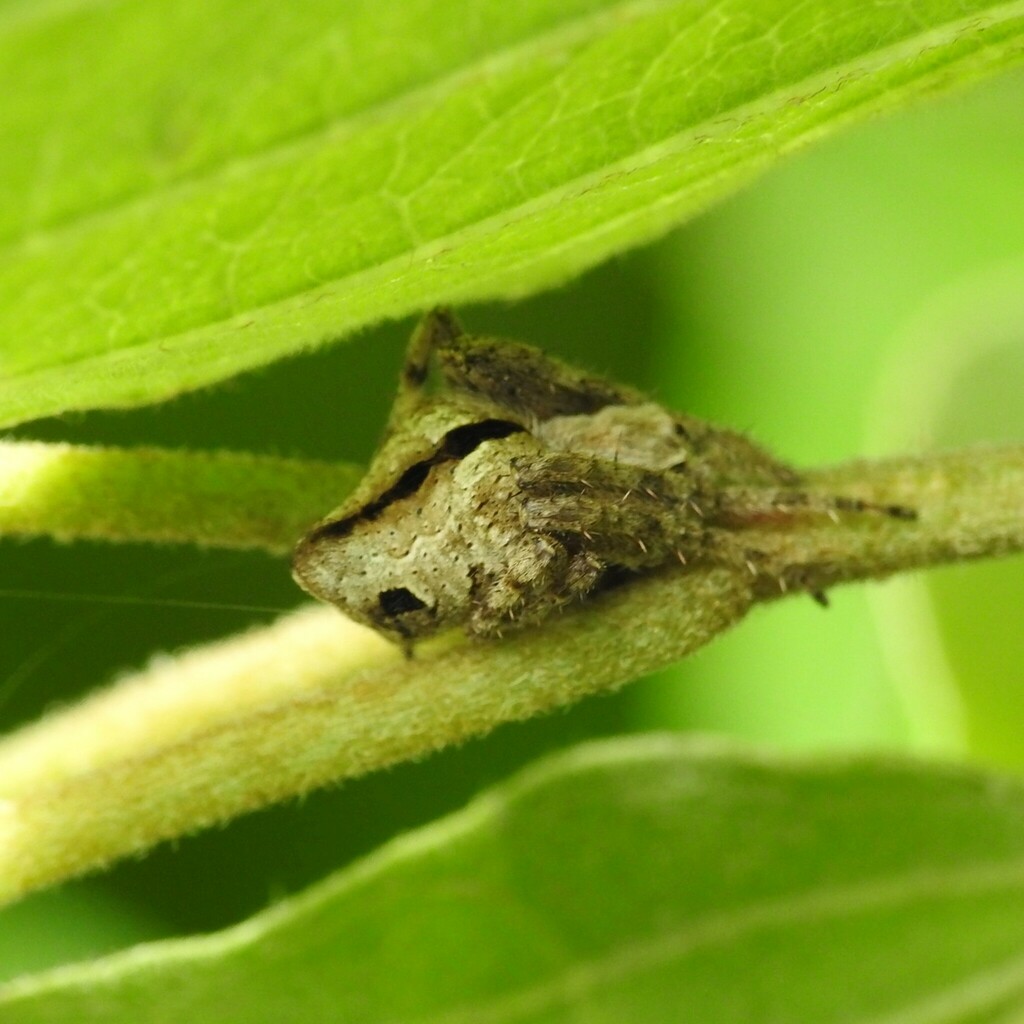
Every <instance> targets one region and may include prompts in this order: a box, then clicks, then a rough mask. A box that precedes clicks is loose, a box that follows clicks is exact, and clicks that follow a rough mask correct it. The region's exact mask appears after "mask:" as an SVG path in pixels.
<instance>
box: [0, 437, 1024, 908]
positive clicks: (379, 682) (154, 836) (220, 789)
mask: <svg viewBox="0 0 1024 1024" xmlns="http://www.w3.org/2000/svg"><path fill="white" fill-rule="evenodd" d="M808 481H809V486H810V487H811V489H813V490H817V491H820V493H822V494H823V495H828V494H844V495H849V496H851V497H856V498H861V499H864V500H865V501H871V502H878V503H882V504H898V505H901V506H907V507H909V508H912V509H914V510H916V512H917V518H916V519H900V518H895V517H889V516H885V515H864V514H845V515H841V516H839V517H838V520H837V521H835V522H833V521H831V520H829V519H827V517H824V518H823V517H811V518H809V519H808V520H807V521H805V522H799V521H798V522H797V524H796V525H794V524H789V525H788V527H787V528H785V529H779V528H777V527H776V528H774V529H773V528H769V527H768V526H763V527H760V528H759V529H757V530H753V529H751V530H749V531H748V536H749V541H750V546H751V548H752V549H757V550H758V551H759V552H760V553H761V561H760V563H759V566H760V569H759V571H758V573H756V574H754V573H751V572H750V571H748V570H747V569H746V568H737V569H726V568H718V567H716V568H699V569H691V570H690V571H682V570H680V569H679V568H678V567H676V568H675V569H672V570H667V571H665V572H663V573H660V574H654V575H651V576H648V577H645V578H643V579H639V580H637V581H635V582H634V583H631V584H629V585H627V586H623V587H621V588H619V589H618V590H616V591H613V592H611V593H609V594H606V595H604V596H603V597H601V598H598V599H595V600H593V601H590V602H588V603H586V604H584V605H580V606H579V607H578V608H576V609H575V610H573V611H571V612H568V613H566V614H564V615H561V616H557V617H554V618H553V619H551V620H549V621H548V622H546V623H545V624H543V625H541V626H539V627H537V628H535V629H531V630H528V631H524V632H522V633H520V634H516V635H514V636H509V637H508V638H507V639H505V640H502V641H493V642H473V643H470V642H466V641H465V640H464V639H462V638H461V637H458V636H451V635H449V636H446V637H441V638H438V639H437V640H435V641H433V642H430V643H428V644H424V645H422V646H421V647H420V648H418V649H417V653H416V657H415V658H414V659H412V660H406V659H404V658H403V657H402V656H401V654H400V652H398V651H397V650H396V649H395V648H393V647H392V646H391V645H389V644H388V643H386V642H385V641H383V640H382V639H380V638H379V637H377V636H376V635H375V634H373V633H371V632H369V631H367V630H365V629H363V628H362V627H358V626H355V625H354V624H352V623H351V622H349V621H347V620H346V619H344V618H343V617H342V616H341V615H340V614H339V613H337V612H336V611H334V610H333V609H331V608H312V607H311V608H305V609H302V610H300V611H298V612H296V613H294V614H292V615H290V616H288V617H286V618H284V619H282V620H281V621H280V622H278V623H277V624H275V625H273V626H270V627H268V628H264V629H259V630H255V631H253V632H251V633H249V634H245V635H242V636H239V637H236V638H233V639H230V640H226V641H222V642H220V643H216V644H212V645H210V646H207V647H201V648H197V649H195V650H193V651H191V652H188V653H185V654H182V655H179V656H176V657H174V658H171V659H163V660H161V661H160V662H159V663H156V664H154V665H153V666H151V667H150V668H148V669H145V670H143V671H141V672H139V673H137V674H136V675H133V676H130V677H128V678H125V679H122V680H121V681H120V682H118V683H117V684H115V685H114V686H113V687H111V688H110V689H108V690H106V691H103V692H100V693H98V694H96V695H95V696H93V697H91V698H89V699H87V700H86V701H84V702H83V703H81V704H79V705H78V706H77V707H73V708H71V709H69V710H67V711H63V712H59V713H57V714H54V715H52V716H50V717H48V718H45V719H43V720H42V721H41V722H39V723H38V724H36V725H34V726H31V727H28V728H26V729H23V730H22V731H21V732H19V733H15V734H13V735H11V736H9V737H8V738H7V739H6V740H4V741H3V742H0V900H11V899H15V898H17V897H18V896H20V895H22V894H24V893H26V892H29V891H31V890H33V889H36V888H40V887H42V886H46V885H50V884H54V883H56V882H59V881H61V880H62V879H65V878H69V877H71V876H74V875H77V874H80V873H82V872H85V871H88V870H91V869H95V868H97V867H100V866H102V865H105V864H108V863H110V862H112V861H114V860H116V859H117V858H119V857H124V856H127V855H130V854H133V853H137V852H139V851H141V850H145V849H146V848H148V847H150V846H152V845H153V844H154V843H157V842H160V841H161V840H166V839H170V838H172V837H175V836H180V835H182V834H185V833H188V832H193V831H195V830H196V829H199V828H202V827H205V826H208V825H211V824H213V823H215V822H221V821H225V820H227V819H229V818H232V817H234V816H236V815H239V814H242V813H244V812H246V811H250V810H253V809H255V808H258V807H261V806H264V805H266V804H269V803H272V802H274V801H278V800H282V799H286V798H289V797H293V796H296V795H298V794H301V793H304V792H306V791H308V790H310V789H312V788H314V787H316V786H320V785H323V784H325V783H328V782H332V781H337V780H339V779H344V778H350V777H354V776H358V775H362V774H364V773H366V772H370V771H373V770H375V769H378V768H382V767H384V766H386V765H391V764H395V763H397V762H399V761H403V760H406V759H409V758H415V757H422V756H424V755H425V754H427V753H429V752H430V751H433V750H437V749H439V748H442V747H445V746H448V745H450V744H453V743H458V742H460V741H462V740H465V739H466V738H468V737H471V736H477V735H481V734H483V733H486V732H487V731H489V730H490V729H492V728H494V727H495V726H496V725H498V724H500V723H502V722H508V721H512V720H517V719H525V718H529V717H531V716H533V715H537V714H542V713H544V712H546V711H550V710H551V709H553V708H556V707H559V706H563V705H566V704H570V703H572V702H574V701H577V700H579V699H581V698H582V697H585V696H587V695H589V694H593V693H598V692H602V691H609V690H612V689H615V688H617V687H619V686H621V685H622V684H623V683H625V682H627V681H628V680H630V679H632V678H634V677H636V676H637V675H639V674H641V673H643V672H647V671H650V670H652V669H655V668H657V667H659V666H661V665H665V664H667V663H669V662H671V661H674V660H676V659H678V658H680V657H682V656H683V655H685V654H687V653H689V652H690V651H693V650H694V649H696V648H698V647H700V646H701V645H703V644H705V643H707V642H708V641H709V640H711V639H712V638H713V637H715V636H717V635H718V634H719V633H721V632H722V631H723V630H725V629H726V628H728V627H729V626H731V625H732V624H734V623H735V622H737V621H738V620H739V619H740V618H742V617H743V615H744V614H745V613H746V612H747V611H748V610H749V608H750V607H751V606H752V605H753V604H755V603H756V602H758V601H759V600H765V599H774V598H776V597H779V596H781V595H782V594H783V593H794V592H797V591H800V590H809V591H820V590H822V589H823V588H826V587H828V586H829V585H832V584H834V583H837V582H846V581H852V580H861V579H869V578H873V577H881V576H885V575H888V574H890V573H893V572H897V571H901V570H905V569H914V568H919V567H923V566H927V565H935V564H940V563H944V562H949V561H955V560H960V559H964V558H974V557H980V556H985V555H997V554H1002V553H1006V552H1011V551H1020V550H1022V549H1024V448H1022V447H1019V446H1018V447H1008V448H1002V449H998V448H990V449H980V450H974V451H969V452H962V453H953V454H947V455H937V456H929V457H925V458H917V459H899V460H892V461H887V462H877V463H868V462H863V463H853V464H849V465H845V466H840V467H838V468H835V469H830V470H825V471H820V472H816V473H813V474H809V477H808Z"/></svg>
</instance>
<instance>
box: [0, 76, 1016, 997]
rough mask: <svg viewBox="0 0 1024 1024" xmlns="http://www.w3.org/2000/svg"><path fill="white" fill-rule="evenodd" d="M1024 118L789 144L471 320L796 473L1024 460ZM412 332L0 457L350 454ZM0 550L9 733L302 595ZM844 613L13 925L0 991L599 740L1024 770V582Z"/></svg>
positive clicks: (947, 103)
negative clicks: (214, 605)
mask: <svg viewBox="0 0 1024 1024" xmlns="http://www.w3.org/2000/svg"><path fill="white" fill-rule="evenodd" d="M1022 111H1024V75H1016V76H1014V77H1010V78H1003V79H1001V80H999V81H996V82H992V83H988V84H986V85H985V86H984V87H982V88H979V89H976V90H974V91H973V92H969V93H965V94H958V95H955V96H953V97H947V98H943V99H941V100H938V101H934V102H931V103H927V104H922V105H920V106H918V107H917V108H915V109H914V110H912V111H910V112H908V113H905V114H902V115H900V116H898V117H890V118H888V119H886V120H883V121H878V122H876V123H874V124H871V125H868V126H866V127H861V128H859V129H857V130H855V131H853V132H850V133H847V134H844V135H841V136H840V137H838V138H836V139H833V140H830V141H828V142H826V143H824V144H822V145H820V146H818V147H817V148H815V149H813V150H811V151H808V152H806V153H805V154H803V155H802V156H801V157H799V158H797V159H795V160H792V161H791V162H789V163H787V164H786V165H784V166H783V167H781V168H780V169H778V170H776V171H775V172H773V173H772V174H770V175H769V176H767V177H765V178H763V179H761V180H760V181H759V182H758V183H757V184H756V185H755V186H753V187H751V188H750V189H748V190H747V191H745V192H744V193H743V194H741V195H739V196H737V197H735V198H733V199H732V200H730V201H729V202H727V203H725V204H723V205H721V206H719V207H717V208H716V209H714V210H713V211H711V212H709V213H708V214H706V215H705V216H703V217H702V218H700V219H699V220H698V221H696V222H694V223H692V224H690V225H688V226H687V227H685V228H684V229H682V230H679V231H677V232H675V233H673V234H672V235H671V236H669V237H668V238H666V239H665V240H664V241H662V242H661V243H659V244H658V245H655V246H653V247H651V248H648V249H645V250H642V251H638V252H636V253H634V254H632V255H630V256H628V257H625V258H622V259H619V260H616V261H614V262H612V263H609V264H607V265H605V266H603V267H601V268H600V269H598V270H596V271H594V272H592V273H590V274H589V275H587V276H586V277H584V278H583V279H581V280H578V281H575V282H573V283H571V284H569V285H567V286H566V287H564V288H563V289H561V290H559V291H557V292H552V293H548V294H544V295H539V296H537V297H535V298H533V299H531V300H529V301H525V302H522V303H518V304H515V305H500V304H494V305H488V306H479V307H473V308H467V309H464V310H462V315H463V318H464V320H465V321H466V323H467V324H468V326H469V327H470V328H471V329H472V330H474V331H476V332H478V333H493V334H504V335H509V336H513V337H517V338H521V339H524V340H529V341H531V342H534V343H536V344H538V345H541V346H543V347H545V348H547V349H549V350H551V351H553V352H556V353H558V354H561V355H563V356H565V357H566V358H569V359H571V360H573V361H576V362H578V363H580V364H582V365H584V366H587V367H590V368H592V369H594V370H598V371H600V372H603V373H606V374H608V375H611V376H614V377H617V378H620V379H623V380H627V381H630V382H633V383H635V384H638V385H640V386H642V387H644V388H645V389H647V390H648V391H650V392H651V393H652V394H653V395H654V396H655V397H656V398H657V399H659V400H661V401H663V402H665V403H666V404H669V405H672V406H675V407H678V408H680V409H685V410H687V411H690V412H693V413H695V414H697V415H702V416H706V417H708V418H711V419H714V420H718V421H720V422H722V423H724V424H728V425H730V426H734V427H738V428H740V429H743V430H747V431H749V432H750V433H752V434H753V435H754V436H755V437H756V438H757V439H759V440H760V441H761V442H763V443H764V444H765V445H767V446H769V447H770V448H772V449H773V450H774V451H776V452H777V453H778V454H779V455H781V456H782V457H784V458H786V459H788V460H790V461H792V462H795V463H797V464H806V465H814V464H823V463H827V462H833V461H840V460H843V459H847V458H852V457H855V456H857V455H861V454H886V453H896V452H920V451H927V450H929V449H933V448H938V447H949V446H953V445H960V444H964V443H969V442H974V441H983V440H989V441H1000V440H1017V441H1019V440H1021V438H1022V434H1024V402H1022V401H1021V395H1022V384H1024V187H1022V186H1024V116H1022ZM410 328H411V323H408V322H403V323H393V324H386V325H382V326H381V327H379V328H377V329H375V330H373V331H368V332H366V333H364V334H362V335H361V336H359V337H358V338H355V339H353V340H351V341H350V342H349V343H347V344H343V345H339V346H336V347H335V348H333V349H331V350H329V351H326V352H321V353H318V354H315V355H311V356H308V357H304V358H301V359H296V360H293V361H291V362H288V363H284V364H279V365H277V366H275V367H273V368H271V369H270V370H268V371H266V372H262V373H259V374H254V375H250V376H248V377H245V378H243V379H240V380H236V381H234V382H232V383H230V384H229V385H226V386H222V387H219V388H216V389H214V390H211V391H209V392H204V393H201V394H195V395H190V396H186V397H184V398H182V399H180V400H178V401H177V402H174V403H172V404H169V405H166V406H162V407H158V408H152V409H144V410H140V411H135V412H131V413H118V414H99V413H90V414H87V415H79V416H67V417H64V418H62V419H60V420H59V421H50V422H45V423H37V424H30V425H29V426H27V427H25V428H22V429H20V430H19V431H17V432H16V434H15V436H19V437H25V438H39V439H45V440H51V439H52V440H71V441H79V442H89V443H116V444H126V445H130V444H140V443H147V444H158V445H169V446H180V447H196V448H211V447H228V448H240V449H249V450H253V451H260V452H274V453H279V454H285V455H296V456H318V457H327V458H337V459H344V460H359V461H366V460H367V459H368V458H369V456H370V453H371V452H372V449H373V445H374V442H375V439H376V436H377V433H378V431H379V430H380V428H381V425H382V423H383V420H384V417H385V414H386V411H387V407H388V404H389V401H390V396H391V392H392V389H393V385H394V380H395V376H396V372H397V369H398V366H399V362H400V359H401V353H402V349H403V346H404V344H405V340H406V338H407V335H408V333H409V330H410ZM2 559H3V581H2V583H3V587H4V588H6V589H5V590H4V591H2V592H0V623H2V625H0V630H2V635H3V638H4V640H3V643H2V645H0V728H3V729H7V728H11V727H14V726H15V725H17V724H19V723H22V722H25V721H29V720H32V719H34V718H36V717H37V716H38V715H40V714H41V713H42V712H44V711H45V710H47V709H49V708H53V707H56V706H59V705H60V704H62V703H64V702H67V701H69V700H73V699H74V698H75V697H76V696H77V695H79V694H81V693H83V692H85V691H87V690H88V689H90V688H91V687H94V686H96V685H98V684H100V683H102V682H105V681H108V680H110V679H111V678H113V677H115V676H116V675H117V674H118V673H119V672H123V671H126V670H129V669H131V668H133V667H135V666H137V665H140V664H142V663H144V662H145V661H146V660H147V659H149V658H150V657H153V656H154V652H168V651H174V650H176V649H180V648H182V647H184V646H187V645H190V644H194V643H197V642H202V641H206V640H210V639H214V638H216V637H219V636H223V635H225V634H228V633H231V632H234V631H237V630H241V629H245V628H248V627H251V626H254V625H258V624H259V623H261V622H266V621H270V620H271V619H272V618H273V613H272V612H267V613H266V614H263V615H259V614H252V613H239V612H236V611H227V610H224V611H194V610H186V609H181V608H168V607H162V606H160V605H159V604H151V603H148V602H158V601H159V600H160V599H168V598H177V599H191V600H201V601H213V602H219V601H223V602H227V603H235V604H238V603H242V604H252V605H260V606H267V607H268V608H280V609H282V610H283V609H286V608H289V607H292V606H294V605H296V604H298V603H300V595H299V593H298V592H297V591H296V589H295V588H294V586H293V585H292V583H291V581H290V579H289V576H288V571H287V566H286V565H285V564H284V563H283V562H280V561H274V560H272V559H270V558H268V557H265V556H261V555H258V554H238V553H223V552H197V551H194V550H190V549H184V548H182V549H178V548H163V549H152V548H143V547H124V548H114V547H106V546H100V545H89V544H81V545H74V546H61V545H56V544H53V543H50V542H47V541H33V542H29V543H16V542H12V541H9V540H8V541H4V542H3V551H2ZM14 591H32V592H34V593H36V594H37V596H34V597H31V598H30V597H27V596H24V595H22V596H14V595H13V593H12V592H14ZM90 595H118V596H126V597H129V598H138V600H139V603H138V604H129V605H113V604H104V603H102V602H100V601H97V600H95V599H94V598H93V597H90ZM832 596H833V601H832V607H831V609H830V610H829V611H827V612H823V611H822V610H821V609H820V608H819V607H817V606H816V605H815V604H814V603H813V602H811V601H810V600H794V601H788V602H782V603H779V604H777V605H775V606H773V607H769V608H765V609H762V610H760V611H758V612H756V613H755V614H754V615H753V616H752V617H751V618H750V620H749V621H747V622H746V623H744V624H743V625H742V626H741V627H740V628H739V629H737V630H736V631H735V632H734V633H732V634H730V635H728V636H726V637H725V638H723V639H721V640H719V641H718V642H717V643H716V644H714V645H713V646H712V647H710V648H709V649H708V650H706V651H704V652H701V653H699V654H698V655H697V656H696V657H694V658H692V659H691V660H690V661H688V662H687V663H685V664H683V665H680V666H677V667H674V668H672V669H669V670H666V671H664V672H662V673H660V674H658V675H657V676H656V677H653V678H650V679H647V680H644V681H642V682H641V683H639V684H637V685H635V686H632V687H629V688H627V689H626V690H625V691H624V692H622V693H621V694H619V695H617V696H615V697H610V698H604V699H599V700H592V701H590V702H588V703H585V704H583V705H581V706H578V707H576V708H573V709H572V710H570V711H568V712H566V713H564V714H562V715H559V716H555V717H552V718H549V719H546V720H543V721H536V722H531V723H528V724H526V725H517V726H510V727H506V728H504V729H501V730H499V731H498V732H497V733H495V734H494V735H492V736H491V737H489V738H488V739H486V740H484V741H479V742H475V743H471V744H469V745H468V746H466V747H465V748H463V749H461V750H454V751H449V752H446V753H444V754H442V755H438V756H435V757H433V758H431V759H430V760H429V761H427V762H424V763H422V764H416V765H407V766H403V767H400V768H397V769H395V770H393V771H390V772H388V773H386V774H382V775H377V776H373V777H370V778H367V779H364V780H361V781H357V782H354V783H351V784H348V785H346V786H345V787H344V788H339V789H335V790H331V791H327V792H322V793H319V794H316V795H314V796H312V797H310V798H308V799H307V800H305V801H303V802H302V803H301V804H299V803H293V804H289V805H287V806H284V807H280V808H275V809H272V810H269V811H266V812H263V813H260V814H256V815H252V816H250V817H248V818H245V819H243V820H240V821H237V822H234V823H232V824H231V825H230V826H228V827H226V828H224V829H222V830H214V831H211V832H207V833H204V834H202V835H200V836H197V837H194V838H191V839H187V840H183V841H181V842H179V843H177V844H175V845H174V846H173V847H165V848H161V849H160V850H158V851H156V852H155V853H154V854H152V855H151V856H149V857H147V858H146V859H145V860H141V861H137V862H132V863H127V864H122V865H120V866H118V867H117V868H116V869H114V870H113V871H111V872H110V873H108V874H106V875H104V876H102V877H100V878H95V879H89V880H86V881H83V882H78V883H73V884H70V885H67V886H65V887H64V888H63V889H61V890H59V891H57V892H51V893H47V894H43V895H41V896H38V897H35V898H32V899H30V900H28V901H26V902H24V903H23V904H21V905H19V906H17V907H15V908H12V909H10V910H7V911H4V912H0V977H8V976H12V975H14V974H17V973H21V972H23V971H26V970H30V969H34V968H38V967H42V966H46V965H49V964H54V963H59V962H63V961H66V960H70V959H75V958H80V957H83V956H87V955H92V954H95V953H99V952H103V951H106V950H110V949H115V948H118V947H121V946H124V945H126V944H129V943H131V942H135V941H139V940H142V939H148V938H156V937H160V936H165V935H174V934H183V933H189V932H194V931H203V930H210V929H214V928H218V927H221V926H224V925H226V924H229V923H232V922H235V921H238V920H240V919H242V918H244V917H247V916H248V915H250V914H251V913H253V912H254V911H256V910H258V909H260V908H261V907H263V906H265V905H266V904H267V903H268V902H270V901H272V900H274V899H275V898H277V897H279V896H281V895H283V894H284V893H287V892H292V891H294V890H296V889H299V888H301V887H303V886H305V885H307V884H308V883H310V882H312V881H313V880H315V879H317V878H320V877H322V876H323V875H325V874H326V873H328V872H330V871H331V870H333V869H335V868H337V867H339V866H341V865H343V864H345V863H349V862H351V861H352V860H353V859H354V858H356V857H359V856H361V855H364V854H366V853H368V852H370V851H371V850H373V849H374V848H375V847H377V846H379V845H380V844H381V843H382V842H384V841H386V840H387V839H388V838H389V837H391V836H393V835H395V834H396V833H399V832H402V831H404V830H406V829H409V828H412V827H415V826H416V825H419V824H422V823H424V822H427V821H429V820H431V819H433V818H435V817H437V816H438V815H441V814H444V813H446V812H448V811H451V810H454V809H456V808H458V807H460V806H461V805H462V804H463V803H465V801H466V800H467V799H468V798H469V797H471V796H472V795H473V794H474V793H476V792H478V791H479V790H480V789H482V788H483V787H485V786H487V785H488V784H490V783H492V782H495V781H497V780H499V779H502V778H504V777H505V776H507V775H508V774H509V773H510V772H511V771H513V770H515V769H516V768H517V767H519V766H521V765H523V764H525V763H526V762H528V761H530V760H532V759H534V758H535V757H537V756H538V755H540V754H541V753H543V752H545V751H548V750H551V749H554V748H556V747H561V746H564V745H568V744H570V743H574V742H577V741H580V740H583V739H585V738H587V737H591V736H595V735H603V734H610V733H622V732H628V731H630V730H646V729H665V728H668V729H678V730H700V731H715V732H721V733H727V734H731V735H734V736H739V737H742V738H747V739H750V740H753V741H757V742H759V743H763V744H769V745H771V746H774V747H778V748H790V749H803V750H811V751H819V750H820V751H824V750H832V749H837V748H861V749H863V748H879V749H887V750H893V751H913V752H919V753H921V752H923V753H929V754H935V755H940V756H944V757H950V758H968V759H972V760H977V761H982V762H987V763H991V764H996V765H999V766H1003V767H1007V768H1009V769H1011V770H1019V769H1020V767H1021V766H1022V765H1024V742H1022V737H1024V698H1022V694H1024V628H1022V626H1021V622H1022V618H1024V615H1022V611H1024V600H1022V597H1024V561H1022V560H1021V559H1020V558H1017V559H1007V560H1005V561H1003V562H1000V563H998V564H995V563H994V564H979V565H976V566H959V567H956V568H950V569H944V570H941V571H934V572H931V573H928V574H923V575H920V576H918V577H914V578H910V577H908V578H905V579H898V580H894V581H891V582H889V583H886V584H879V585H875V586H870V587H855V588H850V589H846V590H840V591H838V592H836V593H834V594H833V595H832ZM638 628H641V627H639V626H638ZM115 658H116V660H113V659H115Z"/></svg>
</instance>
